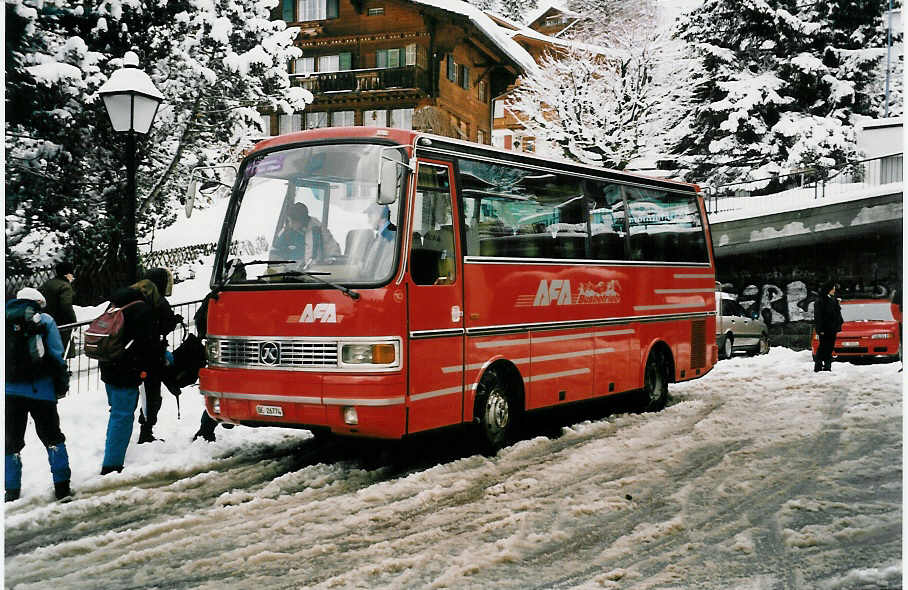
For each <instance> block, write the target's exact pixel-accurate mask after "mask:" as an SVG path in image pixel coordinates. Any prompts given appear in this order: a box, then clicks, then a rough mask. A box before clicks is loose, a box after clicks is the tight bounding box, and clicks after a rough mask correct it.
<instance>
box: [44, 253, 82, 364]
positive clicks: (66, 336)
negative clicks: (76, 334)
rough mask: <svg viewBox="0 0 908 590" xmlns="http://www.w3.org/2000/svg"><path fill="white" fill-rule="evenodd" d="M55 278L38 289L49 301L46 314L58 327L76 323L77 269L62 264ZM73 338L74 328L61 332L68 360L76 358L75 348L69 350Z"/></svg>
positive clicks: (58, 265) (57, 269)
mask: <svg viewBox="0 0 908 590" xmlns="http://www.w3.org/2000/svg"><path fill="white" fill-rule="evenodd" d="M54 271H55V276H54V278H52V279H48V280H46V281H44V283H43V284H42V285H41V286H40V287H38V290H39V291H41V294H42V295H44V299H45V301H47V307H45V308H44V313H47V314H49V315H50V317H52V318H54V322H56V323H57V327H58V328H59V327H60V326H63V325H66V324H74V323H76V312H75V311H74V310H73V298H74V297H75V295H76V292H75V290H73V286H72V282H73V281H74V280H75V278H76V277H75V274H74V273H75V268H74V267H73V265H72V264H70V263H69V262H65V261H64V262H60V263H58V264H57V266H56V267H55V269H54ZM71 337H72V328H69V329H66V330H60V338H61V339H62V340H63V349H64V351H65V354H66V358H72V357H74V356H76V351H75V347H74V346H69V349H68V350H67V345H69V343H70V338H71Z"/></svg>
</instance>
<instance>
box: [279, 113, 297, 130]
mask: <svg viewBox="0 0 908 590" xmlns="http://www.w3.org/2000/svg"><path fill="white" fill-rule="evenodd" d="M302 128H303V117H302V115H300V114H299V113H297V114H294V115H281V116H280V118H279V120H278V130H279V132H280V133H281V134H284V133H293V132H294V131H300V130H302Z"/></svg>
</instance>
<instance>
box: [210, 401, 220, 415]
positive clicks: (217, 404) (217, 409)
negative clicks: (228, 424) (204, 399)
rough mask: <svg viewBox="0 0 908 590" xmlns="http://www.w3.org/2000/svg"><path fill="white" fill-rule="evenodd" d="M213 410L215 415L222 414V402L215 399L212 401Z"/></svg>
mask: <svg viewBox="0 0 908 590" xmlns="http://www.w3.org/2000/svg"><path fill="white" fill-rule="evenodd" d="M211 409H212V411H214V413H215V414H220V413H221V400H219V399H218V398H214V399H212V400H211Z"/></svg>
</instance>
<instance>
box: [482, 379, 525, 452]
mask: <svg viewBox="0 0 908 590" xmlns="http://www.w3.org/2000/svg"><path fill="white" fill-rule="evenodd" d="M516 410H517V408H516V406H515V405H514V392H513V391H511V390H510V388H509V387H508V381H507V378H506V376H505V375H504V374H503V373H502V372H501V370H500V369H498V368H491V369H489V370H488V371H486V373H485V374H484V375H483V376H482V379H481V380H480V381H479V387H477V389H476V414H475V416H476V419H477V422H478V426H479V444H480V447H481V450H482V452H484V453H495V452H497V451H498V450H499V449H501V448H502V447H504V446H505V445H506V444H507V443H508V442H510V440H511V437H512V435H513V433H514V430H515V422H516V417H517V414H516Z"/></svg>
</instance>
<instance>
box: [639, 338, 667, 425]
mask: <svg viewBox="0 0 908 590" xmlns="http://www.w3.org/2000/svg"><path fill="white" fill-rule="evenodd" d="M667 375H668V366H667V361H666V359H665V357H664V354H663V353H662V351H659V350H653V351H652V352H650V353H649V358H648V359H647V361H646V368H645V369H644V370H643V391H642V392H641V394H640V405H641V408H642V409H643V411H645V412H658V411H659V410H661V409H662V408H664V407H665V404H666V403H668V377H667Z"/></svg>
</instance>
